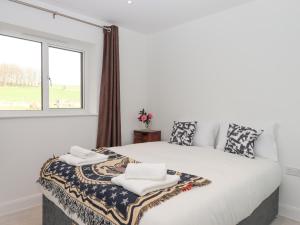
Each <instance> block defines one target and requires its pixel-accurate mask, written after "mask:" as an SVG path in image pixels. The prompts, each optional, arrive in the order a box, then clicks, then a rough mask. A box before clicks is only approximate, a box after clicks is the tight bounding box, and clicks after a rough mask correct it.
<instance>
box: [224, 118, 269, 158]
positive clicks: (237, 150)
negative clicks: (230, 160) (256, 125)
mask: <svg viewBox="0 0 300 225" xmlns="http://www.w3.org/2000/svg"><path fill="white" fill-rule="evenodd" d="M262 133H263V130H261V131H257V130H255V129H252V128H250V127H244V126H240V125H237V124H234V123H231V124H229V128H228V132H227V142H226V146H225V152H230V153H233V154H237V155H242V156H245V157H248V158H251V159H254V158H255V155H254V143H255V141H256V140H257V138H258V137H259V136H260V135H261V134H262Z"/></svg>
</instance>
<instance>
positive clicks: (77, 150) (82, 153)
mask: <svg viewBox="0 0 300 225" xmlns="http://www.w3.org/2000/svg"><path fill="white" fill-rule="evenodd" d="M70 154H71V155H73V156H76V157H78V158H81V159H87V158H90V157H95V156H96V155H97V152H94V151H91V150H88V149H85V148H81V147H79V146H76V145H75V146H72V147H71V148H70Z"/></svg>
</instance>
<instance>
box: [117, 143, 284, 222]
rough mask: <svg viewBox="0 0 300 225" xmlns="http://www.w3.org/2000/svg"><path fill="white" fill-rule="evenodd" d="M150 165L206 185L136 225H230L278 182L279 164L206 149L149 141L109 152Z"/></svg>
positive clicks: (239, 218) (152, 212)
mask: <svg viewBox="0 0 300 225" xmlns="http://www.w3.org/2000/svg"><path fill="white" fill-rule="evenodd" d="M111 150H113V151H115V152H117V153H120V154H123V155H127V156H129V157H132V158H135V159H137V160H138V161H142V162H149V163H166V165H167V168H169V169H173V170H177V171H182V172H185V173H189V174H194V175H198V176H201V177H205V178H207V179H209V180H211V181H212V183H211V184H209V185H207V186H205V187H202V188H199V189H197V188H195V189H193V190H191V191H188V192H184V193H182V194H180V195H178V196H175V197H174V198H172V199H170V200H168V201H166V202H164V203H163V204H161V205H158V206H156V207H154V208H152V209H151V210H149V211H147V212H146V213H145V214H144V216H143V218H142V220H141V222H140V225H153V224H155V225H183V224H184V225H199V224H205V225H235V224H238V223H239V222H241V221H242V220H243V219H245V218H246V217H248V216H250V215H251V213H252V212H253V211H254V210H255V209H256V208H257V207H258V206H259V205H260V204H261V203H262V202H263V200H265V199H266V198H267V197H269V196H270V195H271V194H272V193H273V192H274V191H275V190H276V189H277V188H278V187H279V185H280V183H281V177H282V174H281V168H280V166H279V164H278V163H276V162H274V161H272V160H268V159H263V158H255V159H248V158H245V157H241V156H237V155H233V154H230V153H226V152H222V151H217V150H214V149H211V148H200V147H195V146H191V147H187V146H178V145H173V144H169V143H166V142H152V143H144V144H134V145H127V146H123V147H117V148H111Z"/></svg>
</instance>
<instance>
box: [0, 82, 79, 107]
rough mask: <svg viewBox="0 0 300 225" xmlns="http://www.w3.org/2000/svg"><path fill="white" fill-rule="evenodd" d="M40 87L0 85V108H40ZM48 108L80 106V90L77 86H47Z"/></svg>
mask: <svg viewBox="0 0 300 225" xmlns="http://www.w3.org/2000/svg"><path fill="white" fill-rule="evenodd" d="M41 95H42V94H41V88H40V87H10V86H0V110H40V109H41V99H42V97H41ZM49 106H50V108H80V107H81V92H80V87H78V86H58V85H56V86H52V87H49Z"/></svg>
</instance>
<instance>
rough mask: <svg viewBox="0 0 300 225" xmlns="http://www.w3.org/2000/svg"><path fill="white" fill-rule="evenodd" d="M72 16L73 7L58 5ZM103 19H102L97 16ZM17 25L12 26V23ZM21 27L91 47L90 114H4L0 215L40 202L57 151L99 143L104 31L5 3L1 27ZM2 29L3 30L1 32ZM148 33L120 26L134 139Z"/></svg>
mask: <svg viewBox="0 0 300 225" xmlns="http://www.w3.org/2000/svg"><path fill="white" fill-rule="evenodd" d="M45 6H46V7H48V8H52V9H55V10H58V11H61V12H65V13H67V14H69V15H73V16H76V17H80V18H83V19H88V20H90V21H92V19H90V18H84V17H82V16H81V15H76V14H74V13H72V12H66V11H65V10H62V9H57V8H53V7H51V6H47V5H45ZM93 22H97V23H100V24H103V22H101V21H93ZM11 25H12V26H11ZM7 28H12V29H13V30H14V29H17V31H18V32H21V33H23V32H26V33H30V34H34V35H39V36H44V37H51V38H54V39H57V40H64V41H75V42H76V41H77V42H78V41H79V42H82V43H85V44H86V45H88V46H89V51H88V72H87V74H86V76H87V93H86V99H87V101H88V102H89V113H90V115H87V116H80V117H78V116H77V117H76V116H75V117H47V118H46V117H45V118H15V119H3V118H2V119H1V118H0V151H1V153H0V154H1V157H0V177H1V179H0V215H1V214H5V213H8V212H10V211H14V210H19V209H20V208H26V207H30V206H32V205H35V204H39V203H40V194H39V193H40V191H39V186H38V185H37V184H36V183H35V181H36V179H37V178H38V175H39V170H40V168H41V166H42V164H43V162H44V161H45V160H46V159H47V158H49V157H51V156H52V154H53V153H63V152H66V151H67V150H68V148H69V147H70V146H71V145H75V144H77V145H81V146H84V147H87V148H92V147H95V144H96V132H97V115H96V113H97V110H98V103H97V102H98V98H99V87H100V77H101V63H102V42H103V35H102V31H101V30H99V29H97V28H94V27H91V26H88V25H84V24H81V23H77V22H73V21H70V20H68V19H63V18H60V17H57V18H56V20H53V19H52V16H51V15H50V14H48V13H44V12H39V11H37V10H35V9H30V8H26V7H23V6H19V5H17V4H14V3H11V2H8V1H1V2H0V31H1V30H7ZM0 33H1V32H0ZM146 43H147V38H146V36H144V35H142V34H138V33H135V32H131V31H129V30H126V29H124V28H120V62H121V68H120V70H121V93H122V96H121V111H122V136H123V143H124V144H128V143H132V131H133V129H135V128H136V127H137V126H138V125H139V124H138V122H137V120H136V115H137V112H138V110H139V109H140V107H142V106H143V105H146V104H147V97H146V96H145V95H143V94H141V93H144V92H145V91H146V89H145V87H146V62H147V58H146V57H147V55H146V54H145V53H146V48H147V44H146Z"/></svg>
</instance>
